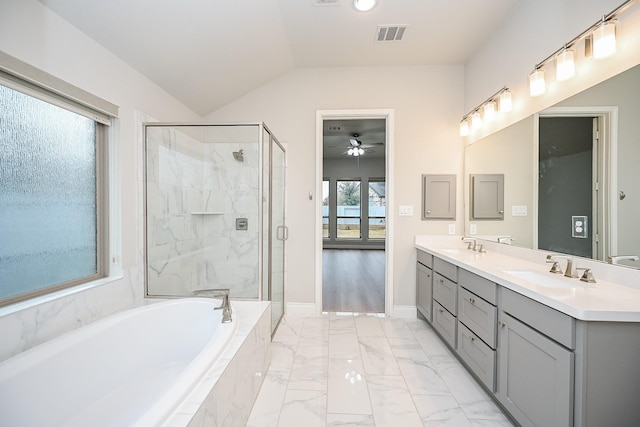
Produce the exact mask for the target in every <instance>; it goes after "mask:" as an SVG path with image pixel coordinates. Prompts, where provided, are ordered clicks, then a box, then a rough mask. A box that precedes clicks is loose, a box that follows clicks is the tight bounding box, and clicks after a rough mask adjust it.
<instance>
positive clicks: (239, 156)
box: [233, 150, 244, 162]
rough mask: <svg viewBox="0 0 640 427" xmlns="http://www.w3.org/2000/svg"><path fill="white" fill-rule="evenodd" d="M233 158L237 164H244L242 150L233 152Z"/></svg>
mask: <svg viewBox="0 0 640 427" xmlns="http://www.w3.org/2000/svg"><path fill="white" fill-rule="evenodd" d="M233 158H234V159H236V160H237V161H239V162H244V150H239V151H234V152H233Z"/></svg>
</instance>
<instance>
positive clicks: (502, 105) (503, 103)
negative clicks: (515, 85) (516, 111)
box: [498, 88, 513, 113]
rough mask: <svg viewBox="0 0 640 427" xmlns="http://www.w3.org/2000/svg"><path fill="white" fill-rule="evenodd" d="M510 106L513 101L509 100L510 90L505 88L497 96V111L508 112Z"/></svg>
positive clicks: (511, 106)
mask: <svg viewBox="0 0 640 427" xmlns="http://www.w3.org/2000/svg"><path fill="white" fill-rule="evenodd" d="M512 108H513V102H512V101H511V91H510V90H509V89H507V88H505V89H504V90H503V91H502V93H501V94H500V97H499V98H498V111H500V112H501V113H508V112H509V111H511V109H512Z"/></svg>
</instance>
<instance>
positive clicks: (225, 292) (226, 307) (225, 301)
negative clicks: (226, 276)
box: [191, 289, 231, 323]
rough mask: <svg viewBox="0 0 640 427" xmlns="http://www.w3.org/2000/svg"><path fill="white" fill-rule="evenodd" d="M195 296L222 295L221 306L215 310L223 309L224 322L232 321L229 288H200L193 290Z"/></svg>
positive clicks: (209, 296) (211, 296) (210, 296)
mask: <svg viewBox="0 0 640 427" xmlns="http://www.w3.org/2000/svg"><path fill="white" fill-rule="evenodd" d="M191 295H193V296H203V297H208V298H213V297H222V304H221V305H220V307H215V308H214V310H222V323H229V322H231V303H230V302H229V289H198V290H195V291H193V292H191Z"/></svg>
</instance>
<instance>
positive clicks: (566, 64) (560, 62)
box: [556, 49, 576, 82]
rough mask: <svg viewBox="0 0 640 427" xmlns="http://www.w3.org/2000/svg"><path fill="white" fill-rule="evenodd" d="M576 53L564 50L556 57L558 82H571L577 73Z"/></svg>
mask: <svg viewBox="0 0 640 427" xmlns="http://www.w3.org/2000/svg"><path fill="white" fill-rule="evenodd" d="M574 58H575V55H574V51H573V50H571V49H563V50H562V52H560V53H559V54H558V55H556V80H558V81H560V82H561V81H564V80H569V79H570V78H571V77H573V76H574V74H575V73H576V62H575V59H574Z"/></svg>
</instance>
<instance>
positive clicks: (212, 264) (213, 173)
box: [146, 126, 260, 298]
mask: <svg viewBox="0 0 640 427" xmlns="http://www.w3.org/2000/svg"><path fill="white" fill-rule="evenodd" d="M216 128H217V127H216V126H213V127H205V126H190V127H184V126H180V127H168V126H164V127H150V128H148V129H147V138H148V141H147V154H146V155H147V198H146V200H147V248H148V266H149V267H148V292H149V294H150V295H189V294H190V293H191V291H193V290H195V289H203V288H230V289H231V295H232V297H240V298H258V284H259V269H258V267H259V262H258V261H259V244H260V239H259V232H260V229H259V223H258V218H259V203H260V197H259V194H260V192H259V173H260V168H259V166H260V157H259V143H258V136H257V132H255V137H253V138H251V137H247V136H246V135H245V136H243V137H242V138H239V137H238V136H237V135H233V134H231V135H228V137H227V138H223V137H220V135H219V134H218V133H217V132H215V131H216ZM214 133H215V135H213V134H214ZM244 134H247V132H246V130H245V132H244ZM250 135H251V134H250ZM250 135H249V136H250ZM226 141H230V142H226ZM240 150H243V158H244V160H243V161H238V160H236V159H234V156H233V152H239V151H240ZM238 218H246V220H247V223H248V229H247V230H237V229H236V219H238Z"/></svg>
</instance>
